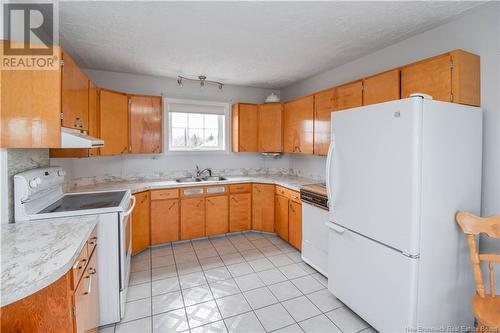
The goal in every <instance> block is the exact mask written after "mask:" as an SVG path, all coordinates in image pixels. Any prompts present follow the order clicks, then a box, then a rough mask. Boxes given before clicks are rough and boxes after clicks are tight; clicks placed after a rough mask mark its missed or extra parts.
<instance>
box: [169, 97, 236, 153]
mask: <svg viewBox="0 0 500 333" xmlns="http://www.w3.org/2000/svg"><path fill="white" fill-rule="evenodd" d="M167 106H168V149H169V150H170V151H221V150H222V151H223V150H226V133H225V131H226V114H227V110H228V105H227V104H225V103H211V102H197V101H180V100H169V101H167Z"/></svg>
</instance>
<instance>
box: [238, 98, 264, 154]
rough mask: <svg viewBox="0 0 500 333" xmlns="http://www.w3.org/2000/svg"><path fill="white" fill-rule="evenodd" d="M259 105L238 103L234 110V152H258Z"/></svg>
mask: <svg viewBox="0 0 500 333" xmlns="http://www.w3.org/2000/svg"><path fill="white" fill-rule="evenodd" d="M258 121H259V116H258V106H257V104H248V103H237V104H233V108H232V124H233V126H232V140H233V152H257V151H258V142H257V141H258V140H257V130H258V129H257V126H258V125H257V124H258Z"/></svg>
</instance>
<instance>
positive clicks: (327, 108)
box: [314, 89, 336, 155]
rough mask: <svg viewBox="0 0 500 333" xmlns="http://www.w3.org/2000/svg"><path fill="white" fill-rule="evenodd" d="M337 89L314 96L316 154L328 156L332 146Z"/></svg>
mask: <svg viewBox="0 0 500 333" xmlns="http://www.w3.org/2000/svg"><path fill="white" fill-rule="evenodd" d="M335 93H336V91H335V89H328V90H325V91H322V92H319V93H317V94H314V154H315V155H327V154H328V147H329V146H330V126H331V124H330V123H331V113H332V112H333V111H335Z"/></svg>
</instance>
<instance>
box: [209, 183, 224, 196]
mask: <svg viewBox="0 0 500 333" xmlns="http://www.w3.org/2000/svg"><path fill="white" fill-rule="evenodd" d="M205 193H206V194H207V195H217V194H225V193H227V186H223V185H215V186H209V187H206V188H205Z"/></svg>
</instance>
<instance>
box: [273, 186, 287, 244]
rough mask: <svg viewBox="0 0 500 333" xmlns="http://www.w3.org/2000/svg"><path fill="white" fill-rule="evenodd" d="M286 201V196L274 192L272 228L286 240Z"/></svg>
mask: <svg viewBox="0 0 500 333" xmlns="http://www.w3.org/2000/svg"><path fill="white" fill-rule="evenodd" d="M288 202H289V199H288V198H287V197H285V196H283V195H279V194H276V196H275V218H274V230H275V232H276V233H277V234H278V236H280V237H281V238H283V239H284V240H286V241H288Z"/></svg>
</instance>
